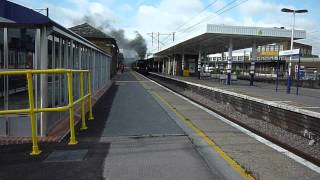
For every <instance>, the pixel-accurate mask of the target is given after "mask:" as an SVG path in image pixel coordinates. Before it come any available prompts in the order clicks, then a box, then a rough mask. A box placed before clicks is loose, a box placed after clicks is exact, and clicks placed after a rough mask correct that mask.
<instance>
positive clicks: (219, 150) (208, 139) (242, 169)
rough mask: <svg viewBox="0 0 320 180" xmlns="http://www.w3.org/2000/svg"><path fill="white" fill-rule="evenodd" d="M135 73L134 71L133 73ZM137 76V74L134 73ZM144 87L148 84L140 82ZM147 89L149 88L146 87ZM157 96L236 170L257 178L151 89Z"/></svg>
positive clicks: (249, 178) (244, 176)
mask: <svg viewBox="0 0 320 180" xmlns="http://www.w3.org/2000/svg"><path fill="white" fill-rule="evenodd" d="M132 74H133V73H132ZM133 75H134V76H135V77H136V78H137V76H136V75H135V74H133ZM140 83H141V84H142V86H143V87H144V88H146V85H145V84H144V83H143V82H140ZM146 89H147V88H146ZM149 92H150V93H151V94H152V95H153V96H154V97H155V98H158V99H159V100H161V101H162V102H163V103H164V104H165V105H166V106H167V107H168V108H169V109H170V110H171V111H173V112H174V113H175V114H176V115H177V117H178V118H179V119H180V120H181V121H182V122H183V123H185V124H186V125H187V126H188V127H189V128H190V129H192V130H193V131H194V132H195V133H196V134H197V135H198V136H199V137H201V138H202V139H203V140H204V141H205V142H207V143H208V144H209V145H210V146H211V147H212V148H213V149H214V150H215V151H216V152H217V153H218V154H219V155H220V156H221V157H222V158H223V159H224V160H225V161H226V162H227V163H228V164H229V165H230V166H231V167H232V168H233V169H234V170H235V171H236V172H238V173H239V174H240V175H241V176H242V177H243V178H245V179H248V180H251V179H255V178H254V177H253V176H252V175H251V174H250V173H248V172H247V171H246V170H245V169H244V168H243V167H241V166H240V164H239V163H237V162H236V161H235V160H233V159H232V158H231V157H230V156H229V155H228V154H227V153H226V152H224V151H223V150H222V149H221V148H220V147H219V146H218V145H217V144H216V143H215V142H214V140H212V139H211V138H210V137H209V136H208V135H207V134H206V133H205V132H204V131H202V130H201V129H200V128H198V127H197V126H196V125H195V124H193V123H192V122H191V121H190V120H189V119H188V118H187V117H186V116H184V115H183V114H182V113H180V112H179V111H178V110H177V109H176V108H175V107H173V106H172V105H171V104H170V103H169V102H168V101H166V100H165V99H164V98H163V97H162V96H161V95H160V94H159V93H157V92H155V91H152V92H151V91H149Z"/></svg>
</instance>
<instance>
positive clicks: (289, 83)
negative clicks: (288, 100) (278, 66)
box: [281, 8, 308, 94]
mask: <svg viewBox="0 0 320 180" xmlns="http://www.w3.org/2000/svg"><path fill="white" fill-rule="evenodd" d="M281 11H282V12H286V13H292V14H293V20H292V29H291V45H290V50H292V49H293V33H294V26H295V18H296V13H306V12H308V10H306V9H299V10H294V9H287V8H282V9H281ZM291 59H292V56H290V59H289V66H288V81H287V93H288V94H290V90H291Z"/></svg>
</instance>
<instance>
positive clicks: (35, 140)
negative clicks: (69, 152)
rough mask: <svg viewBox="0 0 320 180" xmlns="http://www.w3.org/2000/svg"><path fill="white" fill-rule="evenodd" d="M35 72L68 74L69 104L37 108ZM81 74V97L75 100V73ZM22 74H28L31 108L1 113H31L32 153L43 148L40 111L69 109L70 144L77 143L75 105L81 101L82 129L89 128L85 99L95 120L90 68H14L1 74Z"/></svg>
mask: <svg viewBox="0 0 320 180" xmlns="http://www.w3.org/2000/svg"><path fill="white" fill-rule="evenodd" d="M34 74H66V75H67V84H68V86H67V87H68V105H66V106H60V107H52V108H46V107H44V108H35V106H34V95H33V84H34V83H33V75H34ZM74 74H79V75H80V78H79V81H80V82H79V84H80V98H79V99H77V100H75V101H74V99H73V75H74ZM84 74H86V75H87V82H88V84H87V88H88V93H87V94H86V95H84V84H83V82H84V79H83V76H84ZM19 75H20V76H21V75H26V77H27V84H28V98H29V108H27V109H14V110H1V111H0V115H6V114H29V115H30V123H31V138H32V152H31V153H30V154H31V155H39V154H40V153H41V150H40V149H39V146H38V137H37V124H36V123H37V122H36V116H35V114H36V113H39V112H63V111H68V110H69V118H70V120H69V121H70V140H69V143H68V144H69V145H74V144H77V143H78V142H77V140H76V137H75V128H74V124H75V122H74V106H75V105H77V104H78V103H81V130H85V129H87V126H86V119H85V100H86V99H88V106H89V118H88V119H89V120H93V119H94V118H93V115H92V95H91V83H90V82H91V79H90V71H89V70H72V69H46V70H14V71H1V72H0V76H19Z"/></svg>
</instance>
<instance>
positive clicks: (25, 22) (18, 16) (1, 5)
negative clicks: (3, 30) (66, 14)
mask: <svg viewBox="0 0 320 180" xmlns="http://www.w3.org/2000/svg"><path fill="white" fill-rule="evenodd" d="M0 27H28V28H41V27H47V28H48V29H49V30H50V32H52V33H54V34H59V36H62V37H66V38H69V39H72V40H74V41H76V42H78V43H81V44H83V45H85V46H87V47H89V48H92V49H94V50H96V51H99V52H100V53H102V54H105V55H107V56H110V55H109V54H107V53H106V52H105V51H104V50H102V49H100V48H99V47H98V46H96V45H95V44H94V43H92V42H90V41H89V40H87V39H85V38H84V37H82V36H80V35H78V34H77V33H75V32H73V31H71V30H69V29H68V28H65V27H64V26H62V25H60V24H58V23H57V22H55V21H53V20H52V19H50V18H49V17H47V16H45V15H43V14H41V13H39V12H37V11H34V10H33V9H29V8H27V7H24V6H22V5H19V4H16V3H13V2H10V1H7V0H0Z"/></svg>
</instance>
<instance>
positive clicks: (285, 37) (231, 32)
mask: <svg viewBox="0 0 320 180" xmlns="http://www.w3.org/2000/svg"><path fill="white" fill-rule="evenodd" d="M304 38H306V31H305V30H295V31H294V39H304ZM230 39H232V43H233V50H239V49H245V48H250V47H252V45H253V42H254V41H255V42H256V45H257V46H260V45H266V44H271V43H278V42H283V41H290V39H291V30H288V29H282V28H266V27H248V26H226V25H213V24H207V25H205V26H202V27H199V30H198V31H196V32H195V33H193V35H191V36H189V37H186V38H182V39H181V40H178V41H175V42H173V43H171V44H170V45H168V46H165V47H163V48H162V50H160V51H158V52H156V53H155V56H156V57H161V56H167V55H170V54H173V52H174V53H175V54H181V53H186V54H198V52H199V49H201V50H202V51H205V52H206V53H208V54H214V53H221V52H225V51H227V50H228V46H229V40H230Z"/></svg>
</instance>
